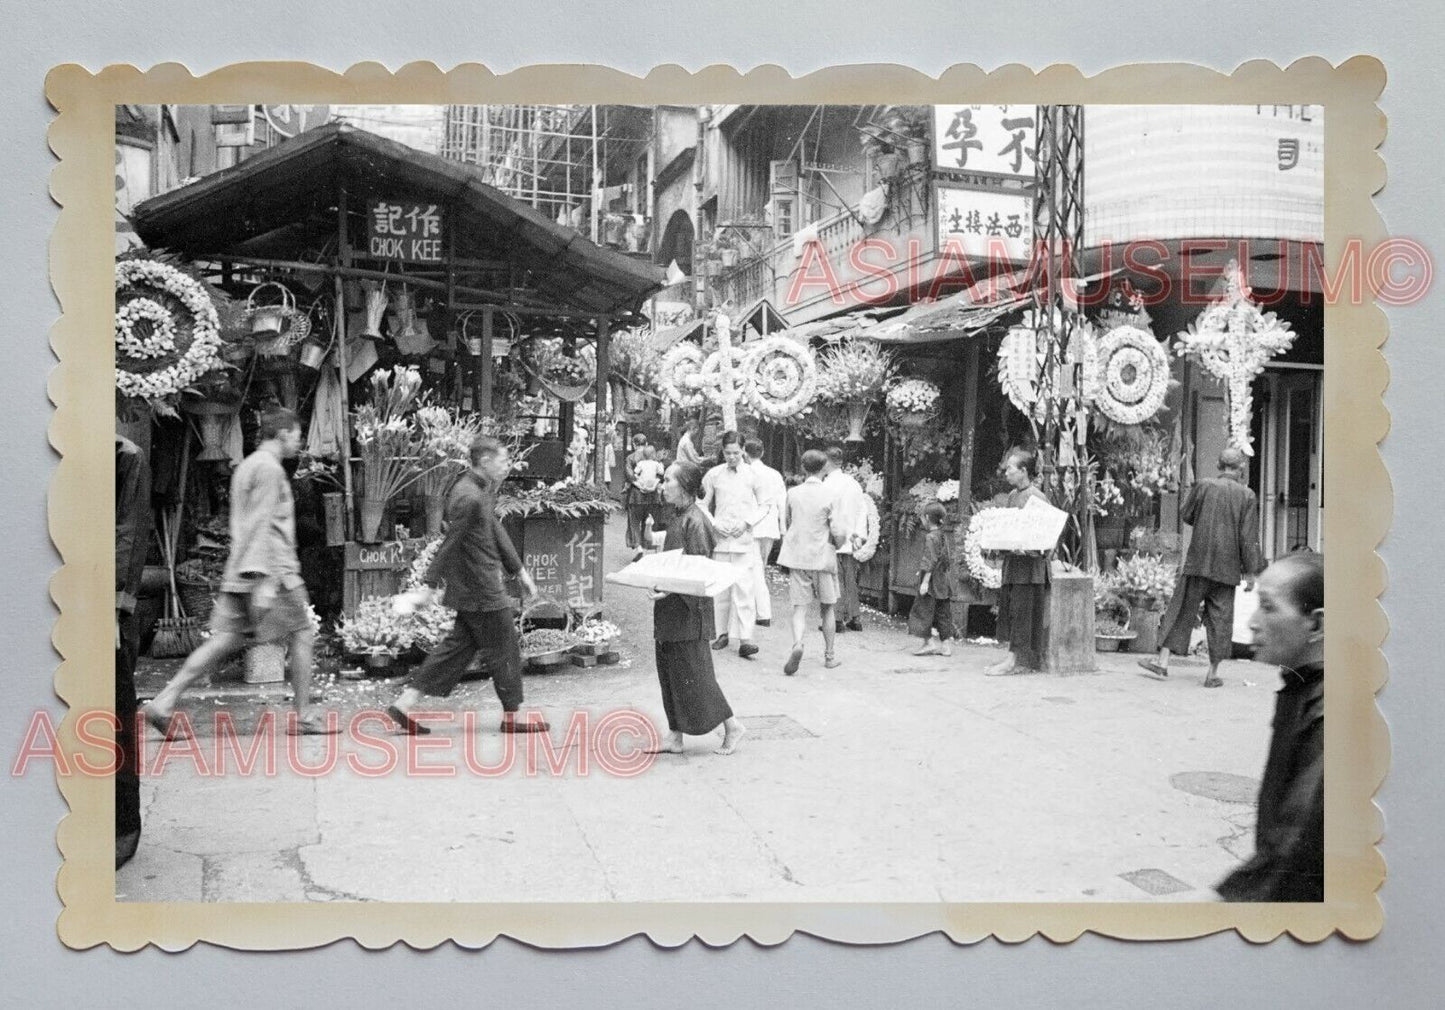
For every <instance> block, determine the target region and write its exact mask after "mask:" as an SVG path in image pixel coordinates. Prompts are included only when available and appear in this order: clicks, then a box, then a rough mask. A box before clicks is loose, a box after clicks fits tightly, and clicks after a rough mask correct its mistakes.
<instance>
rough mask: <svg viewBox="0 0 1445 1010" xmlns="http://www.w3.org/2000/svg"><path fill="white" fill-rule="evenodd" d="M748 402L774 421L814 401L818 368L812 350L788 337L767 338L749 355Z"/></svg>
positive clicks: (746, 390) (755, 346)
mask: <svg viewBox="0 0 1445 1010" xmlns="http://www.w3.org/2000/svg"><path fill="white" fill-rule="evenodd" d="M748 379H749V381H748V382H747V384H746V385H745V386H744V391H745V392H746V394H747V398H748V402H749V403H750V404H751V406H752V407H753V409H755V410H756V411H757V412H758V413H759V414H762V415H763V416H764V417H768V418H772V419H773V420H781V419H783V418H788V417H792V416H793V415H795V414H797V413H799V412H800V411H802V409H803V408H804V407H806V406H808V405H809V404H810V403H812V402H813V395H814V394H815V393H816V392H817V390H818V369H817V366H816V365H815V364H814V363H813V352H812V351H810V350H809V349H808V348H807V347H805V346H803V345H802V344H800V343H799V342H798V341H796V340H791V339H789V338H788V337H766V338H764V339H763V340H761V341H759V342H758V343H757V344H756V345H754V347H753V349H752V351H751V352H750V354H749V366H748Z"/></svg>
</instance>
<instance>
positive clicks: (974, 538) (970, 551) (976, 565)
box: [963, 508, 1009, 589]
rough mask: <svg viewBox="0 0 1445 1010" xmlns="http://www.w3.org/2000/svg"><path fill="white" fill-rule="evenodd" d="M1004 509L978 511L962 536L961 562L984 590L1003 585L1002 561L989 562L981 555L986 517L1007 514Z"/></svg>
mask: <svg viewBox="0 0 1445 1010" xmlns="http://www.w3.org/2000/svg"><path fill="white" fill-rule="evenodd" d="M1007 511H1009V510H1008V509H1006V508H987V509H979V510H978V511H977V512H975V513H974V514H973V518H972V519H970V520H969V521H968V532H967V533H965V534H964V536H963V561H964V564H966V565H967V566H968V574H970V575H972V576H973V577H974V579H975V580H976V581H977V582H978V584H979V585H981V586H983V587H984V588H985V589H997V588H998V587H999V586H1001V585H1003V561H1002V560H1000V561H998V562H997V563H995V562H992V561H990V560H989V559H988V558H987V557H985V556H984V553H983V546H982V541H983V528H984V526H985V525H986V524H987V522H988V520H987V518H986V517H987V516H990V515H992V514H993V513H995V512H1007Z"/></svg>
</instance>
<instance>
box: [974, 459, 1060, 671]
mask: <svg viewBox="0 0 1445 1010" xmlns="http://www.w3.org/2000/svg"><path fill="white" fill-rule="evenodd" d="M1038 465H1039V464H1038V456H1037V455H1035V454H1034V453H1033V452H1030V451H1029V450H1027V449H1014V450H1013V451H1011V452H1010V453H1009V454H1008V456H1006V457H1005V458H1004V467H1003V475H1004V479H1005V480H1006V481H1008V483H1009V486H1010V487H1012V488H1013V490H1012V491H1010V492H1009V496H1008V507H1009V508H1015V509H1021V508H1023V507H1024V506H1026V505H1028V503H1029V499H1031V498H1042V499H1043V500H1044V501H1046V502H1047V501H1048V497H1047V496H1046V495H1045V494H1044V493H1043V492H1042V491H1040V490H1039V489H1038V488H1037V487H1036V486H1034V478H1035V477H1036V476H1037V475H1038ZM1048 586H1049V559H1048V556H1047V555H1044V554H1040V553H1038V552H1030V551H1015V552H1012V553H1009V554H1006V555H1004V560H1003V585H1002V586H1000V587H999V592H998V630H997V633H996V634H997V637H998V640H999V641H1000V642H1007V643H1008V645H1009V654H1008V658H1007V659H1005V660H1003V661H1002V662H1000V663H995V664H994V665H993V666H990V667H989V668H988V669H987V670H985V671H984V673H985V675H987V676H990V677H1002V676H1007V675H1008V674H1012V673H1021V672H1023V671H1025V670H1037V669H1039V668H1040V666H1041V664H1042V663H1043V653H1044V643H1045V641H1046V639H1047V634H1048V623H1049V610H1048V598H1049V593H1048Z"/></svg>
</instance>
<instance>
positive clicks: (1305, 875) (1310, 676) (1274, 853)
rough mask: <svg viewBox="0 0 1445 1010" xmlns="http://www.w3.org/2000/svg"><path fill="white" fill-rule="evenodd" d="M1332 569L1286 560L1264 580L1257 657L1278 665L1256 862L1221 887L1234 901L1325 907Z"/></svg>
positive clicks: (1253, 624)
mask: <svg viewBox="0 0 1445 1010" xmlns="http://www.w3.org/2000/svg"><path fill="white" fill-rule="evenodd" d="M1324 605H1325V562H1324V558H1323V557H1322V556H1321V555H1319V554H1314V553H1308V552H1306V553H1300V554H1290V555H1286V556H1285V557H1283V558H1280V559H1279V560H1278V561H1276V562H1275V563H1274V564H1272V565H1270V566H1269V568H1268V569H1266V570H1265V572H1264V574H1263V575H1261V576H1260V578H1259V609H1258V610H1257V611H1256V612H1255V614H1254V617H1253V618H1251V619H1250V622H1249V627H1250V631H1252V632H1253V633H1254V649H1255V653H1254V658H1255V659H1257V660H1259V661H1260V662H1263V663H1276V664H1278V665H1279V668H1280V670H1279V673H1280V678H1281V680H1282V681H1283V682H1284V683H1283V686H1282V687H1281V688H1280V689H1279V693H1278V694H1277V695H1276V697H1275V703H1274V735H1273V737H1271V738H1270V743H1269V757H1268V758H1267V759H1266V760H1265V765H1264V779H1263V781H1262V782H1261V783H1260V787H1259V810H1258V813H1257V815H1256V820H1255V828H1254V855H1253V856H1252V857H1251V858H1250V859H1249V861H1248V862H1246V863H1244V864H1243V865H1242V866H1240V867H1239V869H1237V870H1235V871H1234V872H1233V873H1231V874H1230V875H1229V876H1227V877H1225V878H1224V880H1222V881H1220V883H1219V884H1218V885H1216V887H1215V890H1217V891H1218V892H1219V895H1220V897H1222V898H1224V900H1226V901H1324V899H1325V610H1324Z"/></svg>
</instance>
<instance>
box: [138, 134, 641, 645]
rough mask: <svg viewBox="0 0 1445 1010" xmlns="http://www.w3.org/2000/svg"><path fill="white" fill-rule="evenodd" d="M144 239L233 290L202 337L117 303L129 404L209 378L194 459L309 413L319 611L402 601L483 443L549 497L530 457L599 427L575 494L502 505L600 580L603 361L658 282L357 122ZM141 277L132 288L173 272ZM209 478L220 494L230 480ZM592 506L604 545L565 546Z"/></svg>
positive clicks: (251, 168)
mask: <svg viewBox="0 0 1445 1010" xmlns="http://www.w3.org/2000/svg"><path fill="white" fill-rule="evenodd" d="M133 224H134V226H135V230H136V232H137V234H138V235H139V237H140V238H141V239H142V241H144V242H145V243H146V245H147V246H149V247H151V248H156V249H159V248H163V249H165V250H167V251H168V253H170V254H174V255H175V256H177V257H180V258H183V259H184V260H186V261H188V262H189V263H190V264H192V265H193V272H194V273H195V274H196V275H198V276H199V277H201V278H202V279H203V280H204V282H205V283H207V284H209V285H211V286H212V287H213V288H214V289H215V290H217V291H219V292H223V293H224V301H225V303H226V305H228V306H229V307H230V309H229V311H230V315H229V317H227V315H226V309H224V308H223V310H222V313H221V316H220V318H219V319H218V320H217V321H216V322H215V323H211V324H209V325H207V324H206V323H205V322H204V314H203V313H202V314H201V315H197V314H196V313H195V312H192V313H191V314H190V316H188V318H191V317H194V318H197V319H203V322H202V324H201V325H199V326H195V325H188V326H183V327H179V328H177V327H174V326H173V325H172V324H170V323H168V322H167V319H166V318H163V313H162V312H161V311H160V310H158V309H156V308H154V307H153V303H155V304H159V303H160V298H158V297H150V296H147V297H146V298H141V297H127V298H125V299H122V298H120V297H119V296H118V309H119V310H122V311H119V312H118V316H117V341H118V347H121V348H122V349H123V350H124V351H126V353H127V354H128V355H129V357H128V358H127V359H126V360H127V361H128V362H131V363H133V364H134V366H135V367H134V368H133V369H123V372H122V373H120V374H118V380H117V382H118V393H119V394H120V395H122V396H126V397H129V398H130V399H131V400H133V401H137V402H140V401H149V400H152V399H156V398H158V397H164V396H167V395H171V394H175V393H176V392H177V391H178V390H179V389H180V388H185V387H191V386H195V385H197V380H198V377H200V376H210V377H212V378H213V379H214V381H211V382H210V383H209V385H207V384H206V383H201V384H200V385H201V386H202V387H204V388H203V389H202V395H201V396H195V397H191V396H187V397H186V398H185V399H186V401H189V402H184V401H182V402H178V403H176V405H177V406H179V407H181V409H183V410H187V409H188V410H189V411H190V412H191V414H192V416H193V417H194V419H195V421H194V427H195V428H196V429H197V432H198V438H197V444H198V445H200V446H202V449H203V451H202V454H201V455H200V456H198V457H197V458H198V459H200V460H211V459H214V460H222V459H225V460H230V461H232V462H234V461H236V460H237V459H238V458H239V456H240V455H241V453H242V452H244V451H248V450H249V449H250V448H251V446H252V445H253V444H254V442H253V441H252V439H253V432H254V423H255V422H254V418H255V415H256V413H257V411H258V410H259V409H260V408H261V407H263V406H264V405H266V404H267V403H279V404H282V405H285V406H288V407H291V408H293V409H296V410H297V411H298V413H300V415H301V419H302V425H303V455H302V458H301V461H300V466H299V468H298V470H297V477H296V487H297V505H298V541H299V542H300V547H301V550H302V552H303V554H305V553H306V552H307V551H308V550H311V549H313V548H314V549H319V550H320V551H321V552H325V553H326V554H327V555H328V557H329V559H330V560H328V561H327V562H326V564H324V565H322V566H320V567H321V568H322V569H324V570H325V572H326V573H327V574H325V580H326V581H328V582H329V581H330V580H331V579H333V578H334V582H335V585H334V586H329V587H328V586H321V585H318V586H316V587H313V596H316V597H321V596H324V595H325V593H326V591H327V590H328V589H329V590H330V591H331V592H333V593H336V595H338V596H339V597H340V599H338V600H337V601H336V604H337V609H340V610H342V611H343V612H345V613H347V614H349V615H353V618H354V615H356V614H357V613H358V608H359V607H360V606H361V604H362V603H363V602H364V601H365V600H366V599H367V598H368V597H372V596H377V595H384V594H387V593H388V592H395V591H396V589H397V588H398V587H399V586H400V584H401V582H402V580H403V579H404V578H405V576H406V572H407V569H408V565H409V563H410V562H411V561H412V560H413V559H414V557H415V555H416V553H417V551H418V550H419V549H420V548H419V545H420V544H422V543H424V542H425V541H422V540H419V539H418V535H419V534H422V533H423V532H426V533H429V534H435V533H437V532H439V529H440V523H441V513H442V503H443V502H444V496H445V494H446V490H447V488H448V487H449V486H450V483H451V481H453V480H454V479H455V478H456V476H457V475H458V474H459V473H460V472H462V471H463V470H464V469H465V468H466V466H467V462H466V449H467V446H468V445H469V443H470V441H471V438H472V437H473V436H474V435H475V434H476V433H477V432H479V431H486V432H488V433H490V434H493V435H497V436H499V437H501V438H503V439H504V440H505V441H508V442H509V443H510V444H511V446H512V448H513V455H514V457H517V458H519V459H520V460H521V461H522V463H523V464H524V465H523V466H521V467H519V468H518V472H517V473H516V474H515V477H516V478H517V480H518V481H519V482H523V483H532V484H535V483H537V481H536V480H535V479H532V478H531V476H530V475H529V474H528V472H527V470H526V468H525V461H526V458H527V455H528V453H529V451H531V452H532V453H535V454H536V457H537V459H538V460H539V461H541V460H542V459H543V458H544V457H545V456H546V455H547V453H546V452H543V451H542V450H541V448H540V446H541V445H542V444H543V443H547V442H552V441H557V440H559V439H560V440H561V441H562V443H563V445H564V446H566V445H567V444H568V440H570V439H571V438H572V435H573V432H574V430H576V431H579V432H580V431H581V430H582V429H583V428H585V427H590V428H591V431H590V432H588V433H587V435H586V437H585V438H582V437H581V436H580V435H579V437H578V439H577V440H576V441H574V442H573V451H572V454H571V455H572V456H573V457H574V458H573V459H572V460H571V461H570V465H569V473H568V479H567V481H566V483H567V484H568V485H576V487H573V488H571V489H570V490H566V491H563V490H561V489H557V488H536V487H532V488H523V487H522V486H521V484H520V483H519V485H518V486H517V488H516V489H515V491H514V489H513V486H512V482H510V481H509V482H508V484H507V486H506V487H505V488H504V489H503V491H502V493H501V494H500V496H499V497H500V499H501V500H502V501H503V502H506V501H507V499H508V496H509V495H511V496H513V497H514V498H516V499H524V500H526V501H527V502H528V503H529V505H527V506H525V507H527V508H531V509H532V510H533V513H534V514H532V515H531V516H530V517H529V518H528V519H527V521H526V522H525V523H524V524H523V528H522V529H521V530H520V531H519V540H520V541H521V542H519V543H518V545H517V546H518V548H519V550H522V551H523V552H524V553H533V554H536V555H537V556H539V557H541V556H551V555H553V554H557V553H559V552H565V550H566V549H568V545H569V544H571V548H570V549H571V550H572V551H573V552H574V553H576V554H578V555H579V556H580V555H581V554H584V553H585V554H588V555H589V557H590V556H591V553H592V552H593V551H594V550H595V554H596V557H597V558H598V559H599V560H598V561H597V562H596V563H600V556H601V540H602V526H601V519H600V517H601V516H604V515H605V514H606V512H607V511H609V510H610V508H611V507H615V506H614V505H613V504H612V502H611V499H610V495H608V493H607V492H606V491H605V490H604V489H603V488H602V487H601V486H600V485H601V484H602V481H603V476H604V470H605V452H604V448H605V441H606V440H605V439H604V438H603V437H601V436H602V435H603V434H604V433H606V432H607V430H608V427H609V425H610V424H611V422H612V421H613V419H614V416H615V414H616V413H617V412H616V411H615V410H613V409H612V404H611V402H610V401H612V400H613V399H615V397H613V396H610V395H609V391H610V390H611V388H612V384H611V382H610V379H611V377H612V368H611V364H610V354H609V345H610V342H611V338H612V336H613V334H614V332H615V331H626V330H629V329H632V328H635V327H637V326H638V325H640V324H641V323H642V322H643V321H644V320H643V317H642V316H641V315H640V314H639V310H640V308H641V305H642V303H643V301H644V300H645V299H646V298H647V297H648V296H649V295H650V294H651V293H652V292H654V291H656V290H658V289H659V288H660V287H661V286H662V281H663V276H662V271H661V270H660V269H659V268H657V267H655V266H653V265H652V264H650V263H647V262H645V261H641V260H639V259H636V258H633V257H629V256H627V255H624V254H622V253H618V252H615V251H612V250H608V249H604V248H601V247H598V246H596V245H593V244H592V243H591V242H588V241H586V240H585V239H583V238H581V237H580V236H578V235H577V233H576V232H574V231H573V230H571V229H568V228H565V227H563V226H560V225H558V224H556V223H555V222H552V221H550V220H548V219H546V218H545V217H543V216H542V215H540V214H538V213H537V212H536V211H535V210H533V209H532V208H531V207H530V206H527V205H525V204H522V203H520V202H519V201H516V200H514V199H512V198H510V197H508V196H506V195H505V194H503V193H501V192H499V191H497V190H495V189H493V188H492V187H490V186H488V185H486V184H484V183H483V182H482V181H481V180H480V176H479V173H478V171H477V170H476V169H475V167H474V166H469V165H466V164H463V163H460V162H456V161H451V160H447V159H444V158H441V157H437V156H434V155H429V154H426V153H423V152H420V151H417V150H414V149H412V148H409V147H406V146H404V145H402V144H399V143H396V142H393V141H390V140H387V139H385V138H382V137H378V136H375V135H372V134H369V133H366V132H365V131H362V130H358V129H356V128H354V127H352V126H349V125H347V124H344V123H331V124H327V125H326V126H323V127H320V128H318V129H316V130H312V131H308V132H306V133H303V134H301V135H299V136H297V137H294V138H291V139H289V140H287V141H284V142H283V143H281V144H278V145H277V146H275V147H273V148H270V149H268V150H266V151H264V152H261V153H259V154H257V155H256V156H254V157H252V158H249V159H247V160H245V161H243V162H241V163H240V164H238V165H236V166H234V167H232V168H227V169H224V170H222V171H219V172H216V173H214V174H212V175H208V176H205V177H203V178H201V179H199V180H197V181H195V182H193V183H190V184H188V185H186V186H183V187H181V188H179V189H176V190H172V191H170V192H168V193H165V194H163V195H161V196H158V197H155V198H153V199H151V200H147V201H145V202H143V203H142V204H140V205H138V206H137V207H136V208H135V210H134V214H133ZM129 269H130V270H131V271H132V272H133V273H134V274H135V276H134V277H131V276H130V274H125V275H119V274H118V278H117V284H118V286H120V285H122V284H130V283H132V282H133V281H137V282H138V281H141V280H147V281H148V280H151V278H149V276H148V274H146V272H147V271H150V272H152V273H155V272H156V271H155V270H154V268H150V267H144V268H142V267H135V268H129ZM143 275H145V276H143ZM157 276H158V277H159V274H157ZM169 297H172V298H174V299H176V300H177V301H179V300H181V299H183V298H184V297H185V294H184V293H183V292H182V293H179V294H175V295H172V296H169ZM172 348H175V350H177V351H179V352H180V353H173V352H172ZM147 362H157V363H160V362H164V363H165V367H164V368H160V367H155V366H154V365H150V364H147ZM212 362H214V364H212ZM167 369H169V370H170V371H167ZM172 398H173V399H178V397H175V396H172ZM543 432H550V433H552V437H550V438H549V437H545V436H544V435H543ZM578 445H581V446H583V447H584V448H583V449H581V450H580V452H581V453H582V455H581V456H580V457H579V451H578V450H577V449H576V446H578ZM216 466H217V467H218V470H217V473H215V474H214V475H212V477H211V480H212V483H213V484H214V485H215V486H214V487H212V488H211V489H210V491H209V492H208V493H210V495H211V496H212V497H213V498H214V497H215V496H216V493H217V490H216V489H217V488H219V487H221V486H222V485H223V484H224V473H223V472H222V471H221V470H220V469H219V463H217V464H216ZM192 480H193V481H194V477H193V478H192ZM303 482H304V484H303ZM552 483H556V481H553V482H552ZM303 490H304V493H303ZM528 496H530V497H528ZM579 500H583V501H589V502H593V503H594V505H593V506H592V509H593V511H592V512H590V513H588V515H587V516H586V517H585V523H590V524H591V525H590V526H588V528H587V529H586V530H585V531H584V533H585V535H584V536H582V538H581V539H579V540H578V541H577V543H575V544H572V540H573V538H574V535H575V534H576V533H577V529H576V524H577V523H579V522H583V521H584V517H581V516H578V515H569V514H566V513H567V510H568V509H569V508H571V507H572V506H574V505H575V503H576V501H579ZM216 504H217V507H218V508H220V509H223V508H224V502H223V501H219V502H217V503H216ZM554 506H556V507H554ZM183 518H194V519H195V520H196V521H199V520H200V519H204V518H208V517H205V516H196V517H183ZM548 523H551V524H552V526H550V527H549V526H547V524H548ZM585 523H584V524H585ZM186 531H187V533H188V534H192V535H193V534H194V529H193V525H191V524H188V525H187V530H186ZM589 537H590V539H588V538H589ZM529 538H530V540H531V541H532V543H533V545H534V546H535V547H536V550H535V551H531V550H530V549H529V548H528V546H527V541H528V539H529ZM584 548H585V549H584ZM589 564H592V562H590V561H589ZM304 567H305V565H304V564H303V568H304ZM555 567H556V569H557V572H558V578H559V579H560V580H561V582H560V584H561V585H562V586H564V587H567V586H570V587H571V589H572V590H576V592H572V593H571V595H570V598H571V599H578V600H580V599H587V600H588V601H589V602H592V603H596V602H597V601H599V600H600V595H601V581H602V580H601V578H600V575H599V573H597V572H595V570H594V569H593V568H588V566H587V565H580V566H578V567H575V568H573V569H567V570H566V571H565V572H564V569H563V567H562V566H555ZM303 574H305V572H303ZM587 576H590V577H591V579H592V589H591V590H588V589H587V588H586V587H587V583H586V581H585V577H587ZM569 579H571V582H570V583H569V581H568V580H569ZM309 581H310V579H309V577H308V582H309ZM338 587H339V588H340V591H339V592H336V590H337V588H338ZM559 592H562V590H559ZM589 592H590V593H591V596H588V593H589ZM579 594H580V595H579ZM563 595H568V594H567V592H563Z"/></svg>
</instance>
